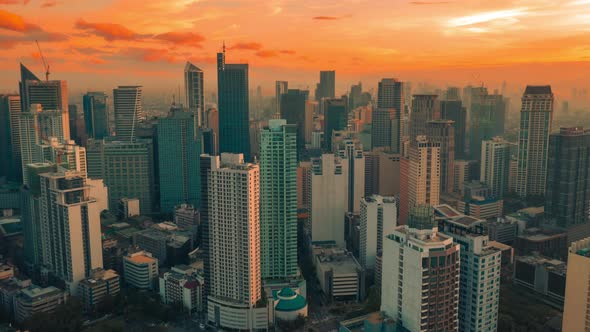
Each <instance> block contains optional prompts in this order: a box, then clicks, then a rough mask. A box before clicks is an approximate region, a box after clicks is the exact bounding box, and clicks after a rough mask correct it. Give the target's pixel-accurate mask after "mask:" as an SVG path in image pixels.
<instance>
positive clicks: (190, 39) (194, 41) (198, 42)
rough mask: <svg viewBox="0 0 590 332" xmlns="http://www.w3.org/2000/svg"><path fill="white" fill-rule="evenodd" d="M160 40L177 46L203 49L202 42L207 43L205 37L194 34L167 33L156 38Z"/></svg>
mask: <svg viewBox="0 0 590 332" xmlns="http://www.w3.org/2000/svg"><path fill="white" fill-rule="evenodd" d="M154 38H155V39H158V40H163V41H166V42H169V43H172V44H175V45H184V46H193V47H198V48H201V47H203V45H202V42H203V41H205V37H203V36H202V35H200V34H198V33H194V32H176V31H171V32H166V33H163V34H161V35H157V36H155V37H154Z"/></svg>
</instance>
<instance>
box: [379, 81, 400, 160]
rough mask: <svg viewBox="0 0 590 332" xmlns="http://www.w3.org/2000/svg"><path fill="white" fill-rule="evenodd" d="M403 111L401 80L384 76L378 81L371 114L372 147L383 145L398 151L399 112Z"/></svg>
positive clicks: (395, 151)
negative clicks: (375, 100) (375, 102)
mask: <svg viewBox="0 0 590 332" xmlns="http://www.w3.org/2000/svg"><path fill="white" fill-rule="evenodd" d="M403 111H404V94H403V85H402V82H400V81H398V80H397V79H395V78H384V79H382V80H381V81H380V82H379V87H378V91H377V108H376V109H375V110H373V114H372V131H371V134H372V135H371V143H372V145H373V148H379V147H385V148H388V149H390V150H391V151H392V152H394V153H399V151H400V144H401V114H402V112H403Z"/></svg>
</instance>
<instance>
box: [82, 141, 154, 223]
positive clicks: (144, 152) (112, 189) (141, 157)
mask: <svg viewBox="0 0 590 332" xmlns="http://www.w3.org/2000/svg"><path fill="white" fill-rule="evenodd" d="M86 149H87V150H86V159H87V162H88V177H90V178H92V179H103V180H104V183H105V185H106V186H107V188H108V189H109V209H110V210H111V211H117V207H118V205H119V201H120V200H121V198H124V197H127V198H137V199H139V206H140V211H141V214H144V215H145V214H150V213H152V211H153V209H154V207H155V202H154V201H155V200H156V193H155V191H154V177H155V175H154V173H155V172H154V158H153V153H154V151H153V150H154V149H153V143H152V141H151V140H149V139H136V141H135V142H126V141H125V142H124V141H114V140H107V139H103V140H88V145H87V147H86Z"/></svg>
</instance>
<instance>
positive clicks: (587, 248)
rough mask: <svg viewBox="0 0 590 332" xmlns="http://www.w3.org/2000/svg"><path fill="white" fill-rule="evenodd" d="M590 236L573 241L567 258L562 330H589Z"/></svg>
mask: <svg viewBox="0 0 590 332" xmlns="http://www.w3.org/2000/svg"><path fill="white" fill-rule="evenodd" d="M588 276H590V238H585V239H582V240H580V241H576V242H573V243H572V244H571V246H570V248H569V254H568V258H567V278H566V284H565V304H564V308H563V327H562V331H588V330H590V319H588V318H589V317H588V308H590V290H589V289H588Z"/></svg>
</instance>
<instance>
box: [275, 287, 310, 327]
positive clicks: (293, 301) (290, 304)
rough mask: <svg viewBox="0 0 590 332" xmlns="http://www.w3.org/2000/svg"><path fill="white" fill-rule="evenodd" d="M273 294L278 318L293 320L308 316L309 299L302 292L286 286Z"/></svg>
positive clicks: (276, 317)
mask: <svg viewBox="0 0 590 332" xmlns="http://www.w3.org/2000/svg"><path fill="white" fill-rule="evenodd" d="M273 295H274V313H275V316H274V317H275V319H276V320H282V321H293V320H296V319H297V318H299V317H307V300H306V299H305V297H303V296H302V295H301V294H299V293H297V292H295V291H294V290H293V289H291V288H289V287H285V288H283V289H281V290H280V291H279V292H276V293H275V294H273Z"/></svg>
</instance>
